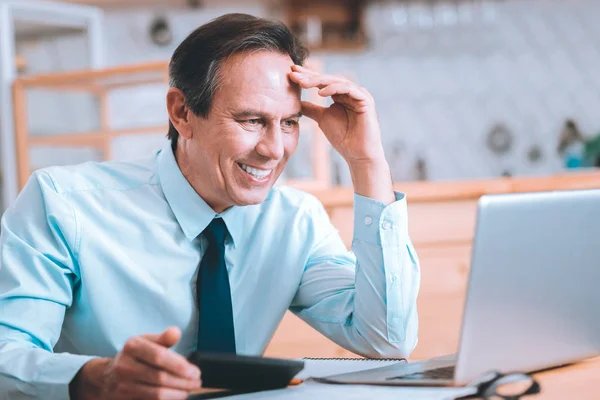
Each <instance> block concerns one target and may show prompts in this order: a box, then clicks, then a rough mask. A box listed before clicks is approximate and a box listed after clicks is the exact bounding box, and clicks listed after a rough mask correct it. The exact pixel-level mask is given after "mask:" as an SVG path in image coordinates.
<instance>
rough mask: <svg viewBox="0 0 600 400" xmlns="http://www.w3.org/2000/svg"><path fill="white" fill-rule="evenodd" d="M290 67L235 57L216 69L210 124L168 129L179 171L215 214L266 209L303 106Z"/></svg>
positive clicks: (282, 59)
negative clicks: (262, 205)
mask: <svg viewBox="0 0 600 400" xmlns="http://www.w3.org/2000/svg"><path fill="white" fill-rule="evenodd" d="M292 65H293V62H292V60H291V59H290V57H289V56H287V55H283V54H279V53H275V52H267V51H261V52H252V53H239V54H236V55H234V56H232V57H230V58H229V59H227V60H226V61H224V62H223V64H222V65H221V69H220V72H219V75H220V79H221V83H220V86H219V88H218V90H217V91H216V93H215V94H214V96H213V99H212V105H211V108H210V111H209V113H208V116H207V117H206V118H203V117H199V116H196V115H194V114H193V113H191V112H188V113H187V117H186V122H185V126H183V127H181V129H180V127H179V126H177V125H178V124H175V123H174V124H175V125H176V127H177V129H178V131H179V132H180V137H179V139H178V146H177V153H176V157H177V161H178V164H179V167H180V169H181V171H182V172H183V174H184V176H185V177H186V178H187V180H188V181H189V182H190V184H191V185H192V186H193V187H194V189H195V190H196V192H197V193H198V194H199V195H200V196H201V197H202V198H203V199H204V200H205V201H206V202H207V203H208V204H209V205H210V206H211V207H212V208H213V210H215V211H216V212H222V211H223V210H225V209H227V208H229V207H230V206H232V205H238V206H243V205H250V204H258V203H261V202H262V201H264V200H265V199H266V197H267V195H268V193H269V190H270V189H271V187H272V186H273V184H274V183H275V181H276V180H277V178H278V177H279V175H281V172H282V171H283V169H284V167H285V165H286V163H287V161H288V159H289V157H290V156H291V155H292V154H293V153H294V152H295V151H296V147H297V145H298V134H299V125H298V120H299V118H300V109H301V102H300V88H299V87H298V86H297V85H296V84H294V83H292V82H291V81H290V80H289V78H288V74H289V72H290V71H291V69H290V68H291V66H292ZM171 90H176V89H171ZM170 92H171V91H170ZM167 99H168V102H169V95H168V97H167ZM169 108H170V106H169Z"/></svg>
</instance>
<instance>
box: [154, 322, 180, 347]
mask: <svg viewBox="0 0 600 400" xmlns="http://www.w3.org/2000/svg"><path fill="white" fill-rule="evenodd" d="M146 337H147V338H148V339H150V340H152V341H153V342H155V343H156V344H159V345H161V346H164V347H172V346H174V345H175V344H176V343H177V342H179V339H181V329H179V328H178V327H176V326H171V327H169V328H167V329H166V330H165V331H164V332H163V333H161V334H159V335H146Z"/></svg>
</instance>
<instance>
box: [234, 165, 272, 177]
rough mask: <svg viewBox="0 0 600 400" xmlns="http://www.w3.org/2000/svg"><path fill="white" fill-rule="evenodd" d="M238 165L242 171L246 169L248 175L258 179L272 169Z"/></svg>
mask: <svg viewBox="0 0 600 400" xmlns="http://www.w3.org/2000/svg"><path fill="white" fill-rule="evenodd" d="M240 166H241V167H242V169H243V170H244V171H246V172H247V173H249V174H250V175H252V176H254V177H255V178H258V179H261V178H264V177H265V176H267V175H269V174H270V173H271V171H273V170H272V169H269V170H266V171H265V170H262V169H256V168H252V167H249V166H247V165H244V164H240Z"/></svg>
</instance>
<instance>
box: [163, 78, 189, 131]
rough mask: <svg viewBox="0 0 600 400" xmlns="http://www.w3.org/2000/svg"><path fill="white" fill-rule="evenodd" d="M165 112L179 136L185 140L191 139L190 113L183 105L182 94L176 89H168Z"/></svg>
mask: <svg viewBox="0 0 600 400" xmlns="http://www.w3.org/2000/svg"><path fill="white" fill-rule="evenodd" d="M167 112H168V113H169V119H170V120H171V123H172V124H173V126H174V127H175V129H177V132H179V135H180V136H181V137H183V138H184V139H186V140H189V139H191V137H192V127H191V124H190V123H191V119H190V117H191V113H192V111H191V110H190V109H189V108H188V107H187V105H186V104H185V96H184V95H183V92H182V91H181V90H179V89H177V88H170V89H169V91H168V92H167Z"/></svg>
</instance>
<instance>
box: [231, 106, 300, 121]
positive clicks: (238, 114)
mask: <svg viewBox="0 0 600 400" xmlns="http://www.w3.org/2000/svg"><path fill="white" fill-rule="evenodd" d="M233 116H234V117H235V118H247V117H261V118H264V119H268V118H267V114H265V113H263V112H260V111H258V110H253V109H251V108H246V109H244V110H241V111H234V112H233ZM300 117H302V111H298V112H297V113H295V114H291V115H288V116H286V117H284V118H283V119H292V118H300Z"/></svg>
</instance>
